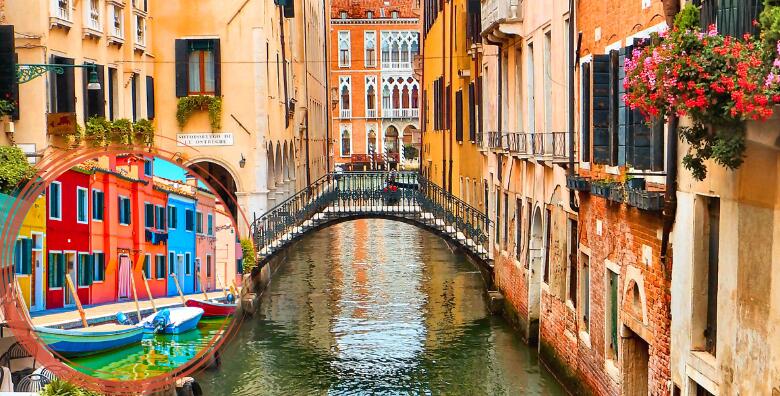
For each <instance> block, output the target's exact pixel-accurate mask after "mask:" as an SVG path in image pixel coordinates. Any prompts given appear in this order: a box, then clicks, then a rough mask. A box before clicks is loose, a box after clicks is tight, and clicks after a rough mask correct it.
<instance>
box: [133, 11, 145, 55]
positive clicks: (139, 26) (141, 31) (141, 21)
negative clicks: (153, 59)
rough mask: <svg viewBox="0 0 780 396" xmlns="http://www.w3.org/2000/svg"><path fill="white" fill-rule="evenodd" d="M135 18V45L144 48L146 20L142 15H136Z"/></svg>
mask: <svg viewBox="0 0 780 396" xmlns="http://www.w3.org/2000/svg"><path fill="white" fill-rule="evenodd" d="M134 18H135V44H136V45H139V46H142V47H145V46H146V18H144V16H143V15H140V14H136V15H135V16H134Z"/></svg>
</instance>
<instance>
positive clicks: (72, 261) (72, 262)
mask: <svg viewBox="0 0 780 396" xmlns="http://www.w3.org/2000/svg"><path fill="white" fill-rule="evenodd" d="M77 258H78V255H77V254H76V252H70V253H65V276H67V277H69V278H70V282H71V285H72V286H73V287H72V288H71V287H70V286H68V285H63V286H64V290H65V293H63V294H64V295H65V306H66V307H71V306H73V305H75V304H76V300H75V299H74V298H73V293H76V287H77V286H76V281H77V279H78V278H77V277H76V275H77V274H76V268H77V267H78V265H77V263H76V260H77Z"/></svg>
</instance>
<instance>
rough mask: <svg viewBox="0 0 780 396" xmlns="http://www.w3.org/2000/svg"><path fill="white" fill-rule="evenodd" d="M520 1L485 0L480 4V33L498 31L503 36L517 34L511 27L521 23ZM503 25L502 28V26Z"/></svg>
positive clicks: (521, 10) (521, 3)
mask: <svg viewBox="0 0 780 396" xmlns="http://www.w3.org/2000/svg"><path fill="white" fill-rule="evenodd" d="M522 5H523V2H522V0H485V1H483V2H482V33H483V34H487V33H492V32H493V31H495V30H500V31H501V32H502V33H504V34H519V33H520V32H519V30H518V31H516V32H515V31H513V30H512V26H510V25H514V24H518V23H520V22H522V21H523V9H522ZM502 25H504V26H502Z"/></svg>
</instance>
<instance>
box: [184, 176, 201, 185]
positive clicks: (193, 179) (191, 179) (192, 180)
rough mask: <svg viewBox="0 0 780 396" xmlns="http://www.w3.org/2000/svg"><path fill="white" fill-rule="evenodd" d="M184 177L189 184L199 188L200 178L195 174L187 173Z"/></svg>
mask: <svg viewBox="0 0 780 396" xmlns="http://www.w3.org/2000/svg"><path fill="white" fill-rule="evenodd" d="M184 179H185V180H186V183H187V185H188V186H192V187H195V188H197V187H198V178H197V177H195V176H193V175H192V173H187V174H186V175H185V176H184Z"/></svg>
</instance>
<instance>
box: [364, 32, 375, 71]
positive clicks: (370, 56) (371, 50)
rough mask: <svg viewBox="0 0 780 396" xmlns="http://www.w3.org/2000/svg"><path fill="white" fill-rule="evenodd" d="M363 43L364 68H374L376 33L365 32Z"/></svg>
mask: <svg viewBox="0 0 780 396" xmlns="http://www.w3.org/2000/svg"><path fill="white" fill-rule="evenodd" d="M363 42H364V44H365V55H364V57H365V65H366V67H376V32H365V33H364V36H363Z"/></svg>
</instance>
